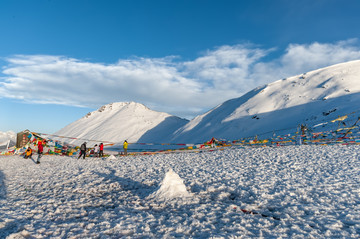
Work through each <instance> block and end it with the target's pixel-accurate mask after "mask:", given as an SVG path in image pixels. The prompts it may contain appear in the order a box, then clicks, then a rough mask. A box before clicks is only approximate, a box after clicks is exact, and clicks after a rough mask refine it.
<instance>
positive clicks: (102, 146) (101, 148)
mask: <svg viewBox="0 0 360 239" xmlns="http://www.w3.org/2000/svg"><path fill="white" fill-rule="evenodd" d="M99 157H104V145H103V143H100V152H99Z"/></svg>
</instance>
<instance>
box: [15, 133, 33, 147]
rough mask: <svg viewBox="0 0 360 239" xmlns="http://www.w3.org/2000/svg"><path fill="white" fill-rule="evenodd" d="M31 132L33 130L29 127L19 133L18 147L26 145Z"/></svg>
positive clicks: (17, 136) (17, 137)
mask: <svg viewBox="0 0 360 239" xmlns="http://www.w3.org/2000/svg"><path fill="white" fill-rule="evenodd" d="M30 134H31V132H30V131H29V130H28V129H26V130H24V131H22V132H19V133H17V135H16V148H22V147H24V146H25V145H26V144H27V143H28V142H29V141H30V137H29V135H30Z"/></svg>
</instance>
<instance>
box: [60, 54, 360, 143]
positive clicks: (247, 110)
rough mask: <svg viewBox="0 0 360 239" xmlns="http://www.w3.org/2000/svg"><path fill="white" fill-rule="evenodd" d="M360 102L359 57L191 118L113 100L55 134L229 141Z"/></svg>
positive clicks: (352, 108)
mask: <svg viewBox="0 0 360 239" xmlns="http://www.w3.org/2000/svg"><path fill="white" fill-rule="evenodd" d="M359 106H360V60H358V61H351V62H346V63H342V64H337V65H333V66H329V67H326V68H322V69H318V70H315V71H311V72H308V73H304V74H301V75H297V76H293V77H289V78H286V79H282V80H278V81H275V82H273V83H270V84H267V85H264V86H261V87H258V88H256V89H254V90H252V91H250V92H248V93H247V94H245V95H243V96H241V97H239V98H236V99H231V100H228V101H226V102H224V103H222V104H220V105H219V106H217V107H215V108H214V109H212V110H210V111H209V112H207V113H205V114H203V115H200V116H197V117H196V118H194V119H193V120H191V121H188V120H185V119H181V118H178V117H175V116H171V115H169V114H167V113H161V112H155V111H152V110H150V109H148V108H147V107H145V106H144V105H142V104H139V103H134V102H131V103H113V104H109V105H105V106H103V107H101V108H100V109H99V110H97V111H94V112H91V113H89V114H88V115H86V116H85V117H83V118H81V119H79V120H77V121H75V122H73V123H72V124H70V125H68V126H66V127H65V128H63V129H61V130H59V131H58V132H56V133H55V134H58V135H63V136H71V137H76V138H84V139H96V140H106V141H111V142H122V141H123V140H125V139H127V140H129V141H131V142H146V143H168V142H170V143H201V142H204V141H207V140H209V139H211V138H212V137H216V138H220V139H227V140H236V139H241V138H244V137H251V136H255V135H258V136H259V137H269V136H270V135H273V134H274V133H276V134H278V135H279V134H286V133H295V132H296V130H297V127H298V126H299V125H300V124H306V125H307V126H313V125H315V124H320V123H322V122H328V121H330V120H332V119H335V118H337V117H338V116H342V115H345V114H349V113H352V112H355V114H353V116H354V117H355V116H356V117H358V116H360V111H359V110H360V109H359ZM72 143H74V141H73V142H72ZM76 143H77V144H78V143H80V142H76Z"/></svg>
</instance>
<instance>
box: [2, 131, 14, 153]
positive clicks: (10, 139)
mask: <svg viewBox="0 0 360 239" xmlns="http://www.w3.org/2000/svg"><path fill="white" fill-rule="evenodd" d="M15 144H16V133H15V132H13V131H7V132H0V149H6V147H7V146H9V147H12V146H14V145H15Z"/></svg>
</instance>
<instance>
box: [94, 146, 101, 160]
mask: <svg viewBox="0 0 360 239" xmlns="http://www.w3.org/2000/svg"><path fill="white" fill-rule="evenodd" d="M99 150H100V148H99V146H98V145H97V144H95V146H94V157H99Z"/></svg>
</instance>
